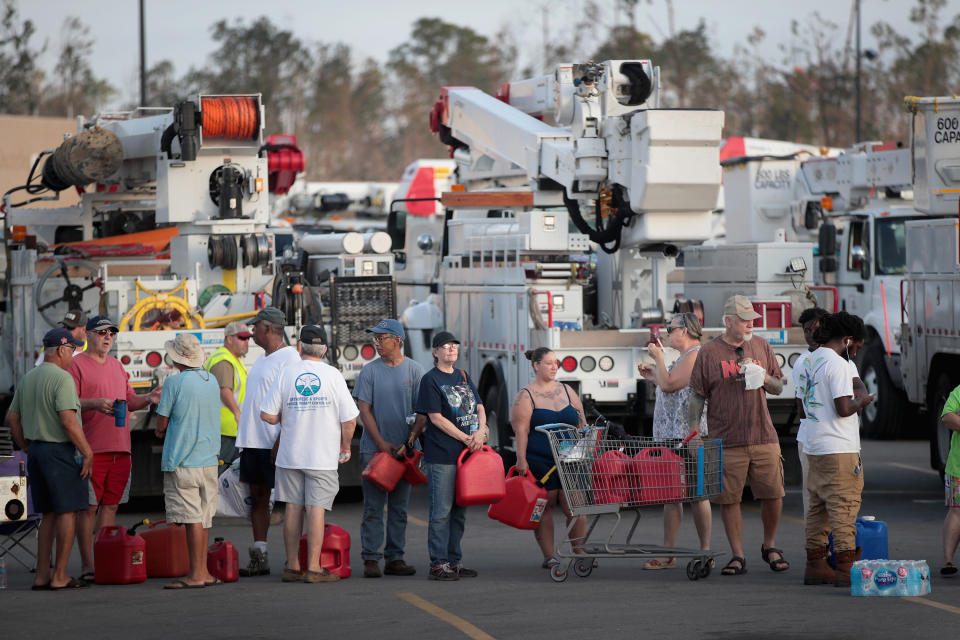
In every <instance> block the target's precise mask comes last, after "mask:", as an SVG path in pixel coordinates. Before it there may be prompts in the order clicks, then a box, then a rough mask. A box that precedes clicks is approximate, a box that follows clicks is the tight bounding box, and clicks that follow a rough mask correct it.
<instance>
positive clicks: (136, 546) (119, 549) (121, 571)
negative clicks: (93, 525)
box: [93, 526, 147, 584]
mask: <svg viewBox="0 0 960 640" xmlns="http://www.w3.org/2000/svg"><path fill="white" fill-rule="evenodd" d="M146 549H147V543H146V542H144V540H143V538H141V537H140V536H138V535H137V534H136V531H135V530H134V528H131V529H127V528H126V527H118V526H109V527H103V528H101V529H100V531H99V532H98V533H97V539H96V541H95V542H94V543H93V558H94V562H93V564H94V571H93V580H94V582H96V583H97V584H133V583H136V582H143V581H145V580H146V579H147V565H146V562H145V559H144V555H145V554H146Z"/></svg>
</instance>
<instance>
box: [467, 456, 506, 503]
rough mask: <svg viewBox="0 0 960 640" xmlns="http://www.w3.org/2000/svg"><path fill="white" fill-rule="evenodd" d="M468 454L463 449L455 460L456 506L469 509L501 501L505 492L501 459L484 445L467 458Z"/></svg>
mask: <svg viewBox="0 0 960 640" xmlns="http://www.w3.org/2000/svg"><path fill="white" fill-rule="evenodd" d="M468 453H469V450H467V449H464V450H463V451H461V452H460V457H459V458H458V459H457V504H458V505H460V506H461V507H469V506H473V505H479V504H493V503H495V502H500V500H503V496H504V495H505V494H506V492H507V487H506V481H505V479H504V477H503V459H502V458H501V457H500V455H499V454H498V453H497V452H496V451H494V450H493V449H491V448H490V447H488V446H486V445H484V446H483V447H482V448H481V449H480V450H479V451H476V452H474V453H470V455H469V456H467V454H468ZM464 457H466V460H464Z"/></svg>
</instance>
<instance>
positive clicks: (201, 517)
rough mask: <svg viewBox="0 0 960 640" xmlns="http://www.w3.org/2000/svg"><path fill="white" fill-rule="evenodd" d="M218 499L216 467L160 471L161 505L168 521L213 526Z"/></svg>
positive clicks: (204, 526) (178, 468)
mask: <svg viewBox="0 0 960 640" xmlns="http://www.w3.org/2000/svg"><path fill="white" fill-rule="evenodd" d="M219 497H220V493H219V489H218V487H217V467H216V466H213V467H177V470H176V471H164V472H163V502H164V505H165V507H166V511H167V522H175V523H177V524H197V523H199V524H201V525H203V528H204V529H209V528H210V527H212V526H213V516H214V514H215V513H216V512H217V500H218V498H219Z"/></svg>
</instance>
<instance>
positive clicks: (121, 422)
mask: <svg viewBox="0 0 960 640" xmlns="http://www.w3.org/2000/svg"><path fill="white" fill-rule="evenodd" d="M113 424H115V425H116V426H118V427H125V426H127V401H126V400H114V401H113Z"/></svg>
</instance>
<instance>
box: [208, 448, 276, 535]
mask: <svg viewBox="0 0 960 640" xmlns="http://www.w3.org/2000/svg"><path fill="white" fill-rule="evenodd" d="M217 482H218V485H219V486H218V488H219V490H220V499H219V500H218V501H217V514H216V515H217V517H219V518H247V519H248V520H249V519H250V512H251V510H252V509H253V498H252V497H250V485H248V484H247V483H246V482H240V461H239V460H235V461H234V463H233V464H232V465H230V468H228V469H227V470H226V471H224V472H223V473H222V474H220V477H219V478H217ZM270 511H271V512H273V490H272V489H271V490H270Z"/></svg>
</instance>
